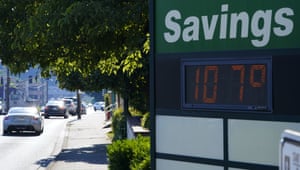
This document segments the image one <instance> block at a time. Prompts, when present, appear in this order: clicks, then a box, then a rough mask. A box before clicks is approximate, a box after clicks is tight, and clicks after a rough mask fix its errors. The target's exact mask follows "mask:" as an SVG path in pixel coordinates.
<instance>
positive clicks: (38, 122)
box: [3, 107, 44, 135]
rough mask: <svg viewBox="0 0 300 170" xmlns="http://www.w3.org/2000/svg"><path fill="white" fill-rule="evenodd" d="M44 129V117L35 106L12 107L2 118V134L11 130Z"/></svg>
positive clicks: (38, 131) (35, 130)
mask: <svg viewBox="0 0 300 170" xmlns="http://www.w3.org/2000/svg"><path fill="white" fill-rule="evenodd" d="M25 131H33V132H35V133H36V134H37V135H40V134H41V133H43V131H44V119H43V117H42V116H41V115H40V112H39V111H38V109H37V108H36V107H12V108H10V109H9V111H8V113H7V115H6V116H5V117H4V119H3V135H6V134H8V133H11V132H25Z"/></svg>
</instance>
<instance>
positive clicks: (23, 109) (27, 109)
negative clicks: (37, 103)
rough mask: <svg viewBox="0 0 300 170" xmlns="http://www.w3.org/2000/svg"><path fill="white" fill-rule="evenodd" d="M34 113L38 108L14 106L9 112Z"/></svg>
mask: <svg viewBox="0 0 300 170" xmlns="http://www.w3.org/2000/svg"><path fill="white" fill-rule="evenodd" d="M20 113H21V114H34V113H37V109H36V108H24V107H21V108H12V109H10V110H9V112H8V114H20Z"/></svg>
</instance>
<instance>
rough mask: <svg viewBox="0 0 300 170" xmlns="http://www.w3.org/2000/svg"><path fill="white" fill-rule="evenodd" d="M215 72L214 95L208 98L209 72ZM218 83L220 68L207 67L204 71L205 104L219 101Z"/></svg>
mask: <svg viewBox="0 0 300 170" xmlns="http://www.w3.org/2000/svg"><path fill="white" fill-rule="evenodd" d="M210 71H211V72H213V75H214V76H213V89H212V90H213V93H212V96H211V97H209V96H208V92H207V89H208V88H207V86H208V76H209V72H210ZM217 83H218V67H217V66H206V67H205V70H204V86H203V102H204V103H215V102H216V99H217Z"/></svg>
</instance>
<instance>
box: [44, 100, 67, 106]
mask: <svg viewBox="0 0 300 170" xmlns="http://www.w3.org/2000/svg"><path fill="white" fill-rule="evenodd" d="M47 105H64V102H63V101H56V100H53V101H49V102H48V103H47Z"/></svg>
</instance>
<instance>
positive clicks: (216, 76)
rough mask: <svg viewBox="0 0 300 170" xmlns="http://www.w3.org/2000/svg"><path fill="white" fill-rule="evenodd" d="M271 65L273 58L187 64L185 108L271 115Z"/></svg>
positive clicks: (214, 60)
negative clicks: (248, 111)
mask: <svg viewBox="0 0 300 170" xmlns="http://www.w3.org/2000/svg"><path fill="white" fill-rule="evenodd" d="M271 64H272V62H271V58H254V59H253V58H251V59H247V58H246V59H216V58H214V59H201V60H183V61H182V80H183V81H182V86H183V88H182V105H183V108H191V109H192V108H199V109H202V108H203V109H216V110H220V109H221V110H223V109H224V110H241V111H243V110H244V111H247V110H252V111H271V108H272V101H271V100H272V94H271V93H272V89H271V84H272V83H271V81H272V76H271V74H272V67H271Z"/></svg>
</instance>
